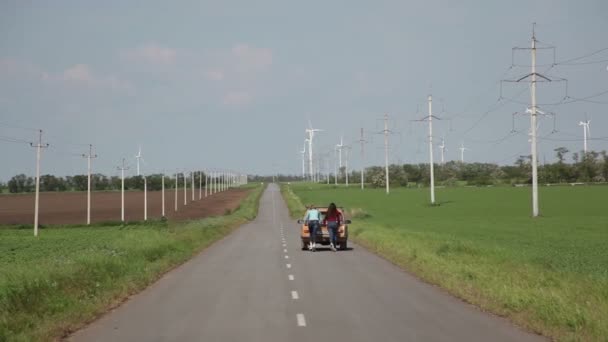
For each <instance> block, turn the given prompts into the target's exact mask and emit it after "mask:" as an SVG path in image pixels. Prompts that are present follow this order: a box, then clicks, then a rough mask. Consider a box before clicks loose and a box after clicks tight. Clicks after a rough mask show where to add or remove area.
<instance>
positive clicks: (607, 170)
mask: <svg viewBox="0 0 608 342" xmlns="http://www.w3.org/2000/svg"><path fill="white" fill-rule="evenodd" d="M601 155H602V168H601V173H602V176H603V177H604V180H603V181H604V182H606V181H608V154H607V153H606V151H602V152H601Z"/></svg>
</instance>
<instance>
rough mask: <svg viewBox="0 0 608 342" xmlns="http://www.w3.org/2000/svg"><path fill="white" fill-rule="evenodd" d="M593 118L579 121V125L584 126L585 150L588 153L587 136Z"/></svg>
mask: <svg viewBox="0 0 608 342" xmlns="http://www.w3.org/2000/svg"><path fill="white" fill-rule="evenodd" d="M590 123H591V120H585V121H579V123H578V125H579V126H583V151H584V152H585V153H587V138H588V137H589V134H590V133H589V124H590Z"/></svg>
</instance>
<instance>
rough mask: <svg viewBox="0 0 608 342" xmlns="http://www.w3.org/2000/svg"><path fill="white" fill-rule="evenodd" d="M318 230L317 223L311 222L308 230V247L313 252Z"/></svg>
mask: <svg viewBox="0 0 608 342" xmlns="http://www.w3.org/2000/svg"><path fill="white" fill-rule="evenodd" d="M318 228H319V222H317V221H311V222H310V224H309V230H310V245H311V246H312V247H311V249H312V250H314V249H315V248H316V246H315V245H316V243H317V229H318Z"/></svg>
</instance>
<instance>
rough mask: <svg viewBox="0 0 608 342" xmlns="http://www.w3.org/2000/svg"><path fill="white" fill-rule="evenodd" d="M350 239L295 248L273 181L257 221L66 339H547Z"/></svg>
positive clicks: (295, 231) (294, 228)
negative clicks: (346, 243) (335, 248)
mask: <svg viewBox="0 0 608 342" xmlns="http://www.w3.org/2000/svg"><path fill="white" fill-rule="evenodd" d="M350 247H352V248H349V250H347V251H339V252H335V253H334V252H331V251H330V250H329V248H327V249H319V250H318V251H317V252H315V253H312V252H309V251H302V250H301V249H300V238H299V227H298V225H297V224H296V223H295V221H294V220H292V219H291V218H290V217H289V214H288V210H287V207H286V205H285V203H284V201H283V199H282V197H281V194H280V192H279V187H278V186H277V185H275V184H270V185H269V186H268V188H267V189H266V191H265V192H264V194H263V195H262V198H261V201H260V208H259V214H258V216H257V218H256V219H255V220H254V221H252V222H250V223H247V224H245V225H243V226H241V227H240V228H238V229H237V230H235V231H234V232H233V233H232V234H230V235H229V236H227V237H226V238H224V239H223V240H221V241H219V242H217V243H215V244H214V245H212V246H211V247H209V248H207V249H206V250H205V251H203V252H202V253H200V254H198V255H197V256H196V257H194V258H193V259H191V260H190V261H188V262H186V263H185V264H183V265H182V266H180V267H178V268H176V269H174V270H172V271H171V272H169V273H167V274H165V275H164V276H163V277H162V278H161V279H160V280H159V281H158V282H156V283H155V284H153V285H151V286H150V287H148V288H147V289H146V290H144V291H142V292H141V293H139V294H137V295H135V296H133V297H131V298H130V299H129V300H128V301H126V302H125V303H124V304H122V305H121V306H119V307H118V308H116V309H114V310H112V311H110V312H108V313H107V314H105V315H104V316H102V317H101V318H100V319H98V320H97V321H95V322H93V323H91V324H90V325H88V326H86V327H84V328H83V329H81V330H79V331H77V332H76V333H74V334H73V335H72V336H70V337H68V340H70V341H87V342H91V341H221V342H229V341H281V342H282V341H294V342H299V341H314V340H326V341H349V342H358V341H361V342H369V341H383V342H386V341H494V342H498V341H543V340H545V339H544V338H543V337H540V336H538V335H534V334H531V333H528V332H525V331H523V330H521V329H520V328H518V327H515V326H514V325H512V324H511V323H510V322H509V321H507V320H505V319H502V318H499V317H496V316H493V315H490V314H487V313H484V312H482V311H480V310H479V309H477V308H476V307H474V306H472V305H469V304H466V303H464V302H462V301H461V300H459V299H456V298H454V297H452V296H450V295H449V294H447V293H446V292H444V291H442V290H441V289H438V288H436V287H434V286H432V285H429V284H426V283H424V282H422V281H420V280H419V279H417V278H415V277H414V276H412V275H410V274H408V273H407V272H405V271H403V270H401V269H399V268H398V267H396V266H395V265H393V264H391V263H389V262H387V261H385V260H384V259H382V258H380V257H378V256H376V255H374V254H372V253H370V252H367V251H366V250H364V249H363V248H361V247H359V246H357V245H356V244H352V243H351V244H350Z"/></svg>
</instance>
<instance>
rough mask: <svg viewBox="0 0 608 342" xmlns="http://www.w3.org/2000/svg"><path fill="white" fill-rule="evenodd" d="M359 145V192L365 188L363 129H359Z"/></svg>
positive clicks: (364, 142)
mask: <svg viewBox="0 0 608 342" xmlns="http://www.w3.org/2000/svg"><path fill="white" fill-rule="evenodd" d="M359 143H360V144H361V190H363V189H364V188H365V185H364V179H365V144H366V143H367V141H366V140H365V139H364V137H363V127H361V137H360V138H359Z"/></svg>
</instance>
